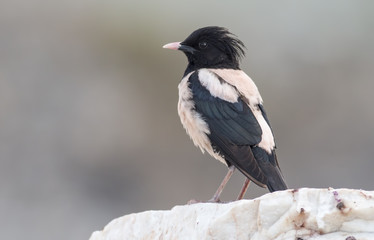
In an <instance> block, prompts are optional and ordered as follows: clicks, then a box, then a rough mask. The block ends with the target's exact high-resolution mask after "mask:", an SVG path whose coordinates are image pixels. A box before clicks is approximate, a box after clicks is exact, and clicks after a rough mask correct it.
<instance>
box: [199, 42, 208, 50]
mask: <svg viewBox="0 0 374 240" xmlns="http://www.w3.org/2000/svg"><path fill="white" fill-rule="evenodd" d="M207 46H208V43H207V42H199V48H200V49H205V48H206V47H207Z"/></svg>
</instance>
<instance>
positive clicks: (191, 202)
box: [187, 199, 202, 205]
mask: <svg viewBox="0 0 374 240" xmlns="http://www.w3.org/2000/svg"><path fill="white" fill-rule="evenodd" d="M196 203H202V201H198V200H196V199H191V200H190V201H188V202H187V205H191V204H196Z"/></svg>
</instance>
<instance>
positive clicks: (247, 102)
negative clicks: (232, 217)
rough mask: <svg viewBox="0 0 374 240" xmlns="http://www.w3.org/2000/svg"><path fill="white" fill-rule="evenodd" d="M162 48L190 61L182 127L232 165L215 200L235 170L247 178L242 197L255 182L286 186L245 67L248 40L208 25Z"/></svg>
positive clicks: (182, 95) (277, 188) (182, 94)
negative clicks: (242, 63)
mask: <svg viewBox="0 0 374 240" xmlns="http://www.w3.org/2000/svg"><path fill="white" fill-rule="evenodd" d="M163 48H166V49H172V50H179V51H182V52H183V53H184V54H185V55H186V57H187V60H188V65H187V68H186V70H185V72H184V74H183V77H182V80H181V81H180V83H179V85H178V90H179V100H178V115H179V117H180V120H181V122H182V125H183V127H184V128H185V130H186V132H187V134H188V135H189V136H190V138H191V139H192V141H193V143H194V145H195V146H197V147H199V148H200V149H201V151H202V152H203V153H204V152H207V153H209V154H210V155H211V156H212V157H213V158H215V159H217V160H219V161H220V162H222V163H223V164H225V165H226V166H227V167H228V172H227V174H226V176H225V177H224V179H223V180H222V182H221V184H220V185H219V187H218V189H217V191H216V192H215V194H214V195H213V197H212V198H211V199H210V201H212V202H220V195H221V193H222V191H223V189H224V187H225V186H226V184H227V182H228V181H229V179H230V177H231V176H232V174H233V172H234V171H235V169H238V170H239V171H240V172H241V173H242V174H243V175H244V176H245V177H246V180H245V182H244V184H243V187H242V188H241V190H240V193H239V195H238V197H237V200H240V199H242V198H243V197H244V194H245V193H246V191H247V188H248V186H249V184H250V182H251V181H252V182H254V183H255V184H256V185H258V186H260V187H264V188H265V187H267V188H268V190H269V191H270V192H274V191H280V190H285V189H287V185H286V182H285V180H284V177H283V174H282V172H281V170H280V167H279V163H278V160H277V156H276V153H275V149H276V145H275V140H274V135H273V130H272V128H271V127H270V122H269V119H268V117H267V114H266V112H265V109H264V106H263V100H262V97H261V95H260V93H259V90H258V88H257V86H256V84H255V83H254V82H253V80H252V79H251V78H250V77H249V76H248V75H247V74H246V73H245V72H244V71H243V70H241V68H240V61H241V59H242V58H243V57H244V56H245V51H244V49H245V45H244V43H243V42H242V41H241V40H239V39H238V37H237V36H236V35H234V34H232V33H231V32H230V31H229V30H228V29H227V28H224V27H218V26H208V27H203V28H199V29H197V30H195V31H193V32H192V33H191V34H190V35H189V36H188V37H187V38H186V39H185V40H184V41H182V42H172V43H168V44H166V45H164V46H163Z"/></svg>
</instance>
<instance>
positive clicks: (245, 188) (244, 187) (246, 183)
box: [236, 178, 251, 200]
mask: <svg viewBox="0 0 374 240" xmlns="http://www.w3.org/2000/svg"><path fill="white" fill-rule="evenodd" d="M250 183H251V180H249V178H245V181H244V184H243V187H242V190H240V193H239V195H238V198H237V199H236V200H241V199H243V197H244V194H245V192H247V189H248V187H249V184H250Z"/></svg>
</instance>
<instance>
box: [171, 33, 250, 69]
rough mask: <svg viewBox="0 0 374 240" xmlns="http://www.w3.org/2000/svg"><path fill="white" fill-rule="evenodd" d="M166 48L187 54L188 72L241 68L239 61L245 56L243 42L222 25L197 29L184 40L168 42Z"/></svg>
mask: <svg viewBox="0 0 374 240" xmlns="http://www.w3.org/2000/svg"><path fill="white" fill-rule="evenodd" d="M164 48H170V49H177V50H181V51H183V52H184V53H185V54H186V56H187V58H188V63H189V65H188V67H187V70H186V72H190V71H193V70H196V69H199V68H232V69H239V61H240V59H241V58H242V57H243V56H244V44H243V42H242V41H240V40H239V39H238V38H236V36H235V35H233V34H231V33H230V32H229V31H228V30H227V29H226V28H222V27H204V28H200V29H197V30H196V31H194V32H193V33H191V35H190V36H188V37H187V38H186V39H185V40H184V41H183V42H180V43H171V44H167V45H165V46H164Z"/></svg>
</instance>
